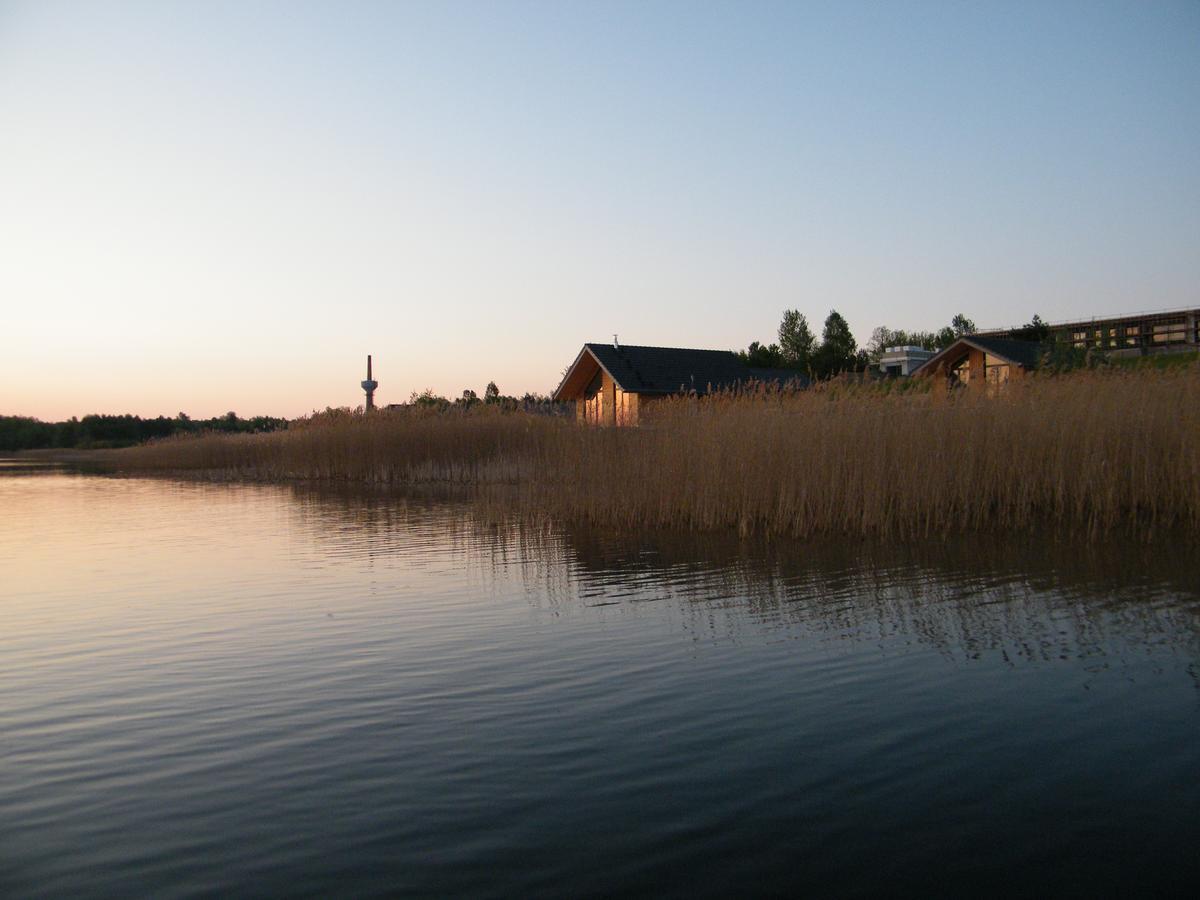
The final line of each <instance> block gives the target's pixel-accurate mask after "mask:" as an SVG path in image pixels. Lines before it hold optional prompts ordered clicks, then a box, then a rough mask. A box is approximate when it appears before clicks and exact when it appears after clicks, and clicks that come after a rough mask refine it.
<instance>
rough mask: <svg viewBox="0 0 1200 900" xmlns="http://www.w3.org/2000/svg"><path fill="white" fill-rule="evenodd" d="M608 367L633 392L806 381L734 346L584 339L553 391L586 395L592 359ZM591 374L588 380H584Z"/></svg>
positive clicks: (558, 397) (556, 395)
mask: <svg viewBox="0 0 1200 900" xmlns="http://www.w3.org/2000/svg"><path fill="white" fill-rule="evenodd" d="M588 361H591V362H592V364H593V365H598V366H599V368H601V369H603V370H604V371H605V372H607V373H608V374H609V375H610V376H611V377H612V379H613V381H615V382H616V383H617V386H618V387H620V388H621V390H623V391H627V392H629V393H633V394H674V393H678V392H680V391H691V390H695V391H698V392H700V393H704V392H705V391H707V390H709V389H713V390H720V389H722V388H732V387H736V386H737V385H740V384H745V383H747V382H750V381H763V382H774V383H777V384H783V383H786V382H791V381H799V382H802V383H807V379H805V378H804V376H803V375H802V374H801V373H800V372H797V371H794V370H792V369H752V368H750V367H749V366H747V365H746V364H745V363H743V362H742V361H741V360H740V359H738V356H737V354H736V353H733V352H732V351H730V350H690V349H684V348H680V347H637V346H624V345H622V346H620V347H614V346H613V345H612V344H599V343H597V344H584V345H583V349H582V350H580V351H579V356H577V357H576V358H575V362H574V363H572V364H571V368H569V369H568V370H567V374H566V375H565V376H564V377H563V380H562V383H561V384H560V385H559V386H558V388H557V389H556V390H555V391H554V399H556V400H561V399H564V397H574V396H576V395H578V394H582V392H583V390H584V389H585V388H586V386H587V382H589V381H591V379H592V377H593V371H594V370H593V371H584V369H586V368H588V366H587V362H588ZM585 379H586V380H585Z"/></svg>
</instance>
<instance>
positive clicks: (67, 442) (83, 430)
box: [0, 412, 288, 450]
mask: <svg viewBox="0 0 1200 900" xmlns="http://www.w3.org/2000/svg"><path fill="white" fill-rule="evenodd" d="M287 425H288V420H287V419H278V418H274V417H272V416H253V417H252V418H249V419H242V418H239V417H238V414H237V413H235V412H228V413H226V414H225V415H223V416H217V417H214V418H212V419H193V418H191V417H190V416H189V415H188V414H187V413H182V412H181V413H179V415H177V416H175V418H173V419H171V418H167V417H166V416H157V417H155V418H153V419H143V418H141V417H140V416H133V415H100V414H93V415H88V416H84V417H83V418H82V419H80V418H75V417H74V416H72V417H71V418H70V419H67V420H66V421H65V422H43V421H41V420H40V419H34V418H31V417H29V416H0V450H41V449H46V448H54V447H57V448H68V449H69V448H80V449H96V448H105V447H131V446H133V445H134V444H141V443H143V442H145V441H148V440H151V439H152V438H164V437H170V436H171V435H174V434H196V433H199V432H202V431H222V432H228V433H237V432H254V431H277V430H279V429H281V428H287Z"/></svg>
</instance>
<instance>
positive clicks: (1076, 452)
mask: <svg viewBox="0 0 1200 900" xmlns="http://www.w3.org/2000/svg"><path fill="white" fill-rule="evenodd" d="M1198 438H1200V369H1197V368H1194V367H1193V368H1188V369H1186V370H1183V371H1176V372H1154V371H1134V372H1128V371H1103V372H1087V373H1077V374H1072V375H1060V376H1054V377H1032V378H1028V379H1025V380H1024V381H1021V382H1015V383H1012V384H1009V385H1007V386H1006V387H1005V389H1004V390H1003V391H1002V392H1001V393H1000V395H998V396H988V395H986V394H985V393H983V392H971V391H958V392H955V393H954V394H952V395H945V394H944V393H942V392H940V391H924V392H921V391H912V390H907V391H894V390H889V389H887V388H886V387H884V388H880V387H877V386H872V385H852V384H844V383H838V382H833V383H827V384H824V385H821V386H819V387H817V388H815V389H812V390H808V391H802V392H796V393H779V392H771V391H757V392H749V393H740V394H726V395H718V396H713V397H705V398H694V397H693V398H688V397H681V398H675V399H671V400H668V401H663V402H661V403H659V404H658V405H657V407H656V409H655V414H654V415H653V417H651V418H649V420H648V421H647V422H646V423H645V424H644V425H643V426H642V427H640V428H631V429H604V428H589V427H580V426H578V425H576V424H575V423H574V422H570V421H564V420H562V419H554V418H549V417H543V416H533V415H525V414H519V413H501V412H499V411H493V410H488V409H482V410H478V411H474V412H466V413H449V414H447V413H434V412H424V411H418V410H413V411H407V412H404V413H400V414H382V415H372V416H361V415H353V414H349V413H345V414H338V415H325V416H318V417H315V418H314V419H311V420H306V421H302V422H300V423H298V424H297V425H296V426H295V427H293V428H292V429H290V430H289V431H287V432H282V433H272V434H263V435H232V436H224V435H221V436H215V435H214V436H207V437H202V438H191V439H180V440H170V441H164V442H160V443H157V444H152V445H147V446H144V447H140V448H135V449H133V450H128V451H120V452H118V453H117V454H114V459H115V461H116V464H117V465H118V466H119V467H121V468H128V469H140V470H148V469H158V470H174V471H178V470H204V471H208V472H215V473H220V474H222V475H224V476H225V477H246V478H265V479H318V480H324V481H330V480H348V481H363V482H381V483H390V484H418V483H429V482H453V483H462V484H473V485H480V486H483V487H485V488H487V490H485V491H484V492H483V493H484V494H486V499H487V501H488V502H489V503H492V504H499V505H500V506H501V507H503V508H506V509H508V510H509V511H510V512H517V513H519V514H521V515H523V516H528V517H549V518H551V519H557V520H560V521H573V522H586V523H590V524H595V525H601V526H611V527H621V528H635V527H636V528H642V527H650V528H658V527H669V528H683V529H694V530H737V531H738V532H740V533H743V534H750V533H762V534H768V535H772V534H777V535H788V536H801V537H803V536H809V535H815V534H844V535H852V536H863V537H866V536H873V537H891V538H918V537H929V536H936V535H948V534H953V533H959V532H964V531H966V532H986V531H1032V530H1040V529H1044V528H1046V527H1047V526H1049V527H1051V528H1054V529H1060V530H1065V531H1070V532H1072V533H1082V534H1086V535H1089V536H1101V535H1110V534H1114V533H1124V534H1130V535H1137V536H1141V537H1147V538H1148V537H1153V536H1154V535H1155V534H1158V533H1161V532H1164V531H1172V532H1178V531H1185V532H1188V533H1191V534H1192V535H1198V534H1200V453H1198V452H1197V439H1198ZM499 485H504V486H506V487H504V489H503V490H500V489H497V488H496V486H499Z"/></svg>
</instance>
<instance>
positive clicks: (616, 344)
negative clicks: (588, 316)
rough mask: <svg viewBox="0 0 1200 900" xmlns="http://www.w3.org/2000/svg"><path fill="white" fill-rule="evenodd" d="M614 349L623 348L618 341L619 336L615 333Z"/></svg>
mask: <svg viewBox="0 0 1200 900" xmlns="http://www.w3.org/2000/svg"><path fill="white" fill-rule="evenodd" d="M613 349H614V350H620V349H621V345H620V344H618V343H617V336H616V335H615V334H614V335H613Z"/></svg>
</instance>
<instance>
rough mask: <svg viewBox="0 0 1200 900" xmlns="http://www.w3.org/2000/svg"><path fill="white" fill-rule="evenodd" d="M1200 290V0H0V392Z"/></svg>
mask: <svg viewBox="0 0 1200 900" xmlns="http://www.w3.org/2000/svg"><path fill="white" fill-rule="evenodd" d="M1197 305H1200V2H1198V0H1177V2H1170V0H1158V2H1150V3H1148V2H1104V0H1088V2H1082V3H1073V2H1068V0H1061V2H1060V0H1056V2H1052V3H1047V2H1032V3H1022V2H1012V0H1006V2H995V3H988V2H979V3H957V2H945V3H940V2H920V3H910V2H887V3H883V2H877V3H876V2H872V3H859V2H849V0H840V2H832V3H816V2H814V3H807V2H799V0H796V2H790V3H781V4H774V3H752V2H729V3H712V2H702V0H693V2H680V3H674V2H653V0H641V2H632V3H619V2H608V0H605V2H600V0H594V2H588V3H583V2H548V0H547V2H534V3H515V2H507V3H506V2H486V3H485V2H430V3H402V2H389V3H367V2H347V0H340V2H326V3H304V2H287V3H271V2H256V3H247V2H219V0H217V2H213V0H206V2H193V3H183V2H168V0H152V2H144V3H143V2H74V3H61V2H56V0H36V2H29V3H23V2H6V0H0V313H2V317H0V328H2V331H0V334H3V343H2V348H3V349H2V350H0V414H9V415H13V414H21V415H32V416H37V417H39V418H42V419H46V420H58V419H63V418H66V417H69V416H72V415H80V416H81V415H84V414H87V413H91V412H111V413H123V412H130V413H135V414H139V415H143V416H146V415H158V414H164V415H175V414H176V413H178V412H180V411H185V412H187V413H189V414H190V415H192V416H211V415H219V414H223V413H225V412H227V411H230V410H232V411H235V412H237V413H238V414H239V415H243V416H249V415H258V414H268V415H283V416H289V417H290V416H298V415H303V414H305V413H308V412H310V411H312V410H314V409H324V408H325V407H326V406H354V405H358V404H360V403H361V402H362V391H361V390H360V389H359V387H358V382H359V381H361V380H362V379H363V378H364V377H365V371H364V369H365V357H366V354H368V353H371V354H374V358H375V377H376V378H377V379H378V380H379V382H380V387H379V391H378V393H377V395H376V400H377V402H379V403H389V402H392V403H394V402H402V401H404V400H406V399H407V398H408V396H409V394H410V393H411V392H413V391H420V390H423V389H425V388H432V389H433V390H434V391H436V392H438V393H441V394H444V395H447V396H451V397H453V396H458V395H460V394H461V392H462V391H463V389H464V388H471V389H473V390H475V391H477V392H479V393H482V392H483V388H484V386H485V385H486V384H487V382H488V381H490V380H494V381H495V382H496V383H497V385H498V386H499V387H500V389H501V391H502V392H503V393H506V394H518V395H519V394H523V393H525V392H526V391H537V392H544V393H548V392H549V391H551V390H552V389H553V388H554V386H555V385H556V384H557V382H558V380H559V377H560V375H561V373H562V371H563V370H564V368H566V366H568V365H569V364H570V362H571V361H572V360H573V359H574V357H575V355H576V353H577V352H578V350H579V348H580V346H581V345H582V344H583V343H584V342H585V341H601V340H611V339H612V335H613V334H614V333H617V334H619V335H620V340H621V342H622V343H625V344H648V345H663V346H688V347H711V348H721V349H724V348H730V349H734V348H741V347H745V346H746V345H747V344H749V343H750V342H751V341H753V340H759V341H763V342H768V341H771V340H774V338H775V332H776V329H777V327H778V323H779V319H780V315H781V313H782V311H783V310H784V309H789V308H795V309H799V310H800V311H801V312H803V313H805V315H806V316H807V317H808V319H809V321H810V323H812V324H813V326H814V328H815V329H816V330H818V331H819V329H820V325H821V323H822V322H823V320H824V318H825V316H826V315H827V314H828V312H829V311H830V310H831V309H836V310H838V311H839V312H840V313H841V314H842V315H843V316H844V317H845V318H846V319H847V320H848V321H849V323H850V325H851V328H852V329H853V330H854V333H855V335H856V337H857V338H858V340H859V342H860V343H865V342H866V341H867V339H868V338H869V336H870V333H871V330H872V329H873V328H874V327H876V326H878V325H887V326H890V327H892V328H906V329H934V328H937V327H939V326H941V325H944V324H946V323H947V322H948V321H949V320H950V318H951V317H952V316H953V315H954V314H955V313H958V312H963V313H965V314H966V315H967V316H969V317H970V318H972V319H973V320H974V321H975V322H976V323H977V324H978V325H979V326H980V327H988V326H993V327H1001V326H1006V325H1017V324H1021V323H1023V322H1026V321H1028V320H1029V318H1030V317H1031V316H1032V315H1033V314H1035V313H1037V314H1039V315H1041V316H1042V318H1043V319H1046V320H1049V321H1062V320H1068V319H1075V318H1087V317H1091V316H1101V315H1115V314H1120V313H1125V312H1136V311H1141V310H1150V309H1168V308H1177V307H1183V306H1197Z"/></svg>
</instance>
